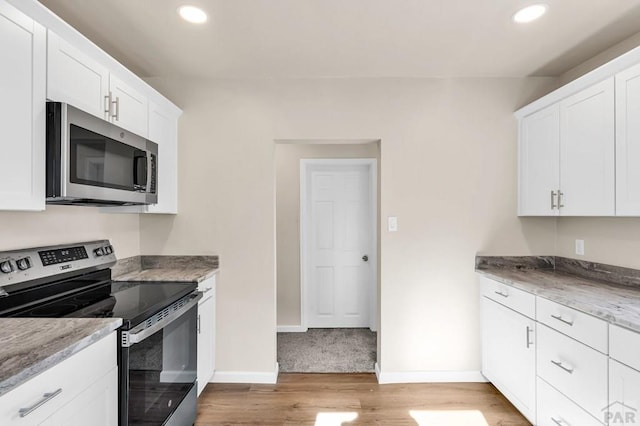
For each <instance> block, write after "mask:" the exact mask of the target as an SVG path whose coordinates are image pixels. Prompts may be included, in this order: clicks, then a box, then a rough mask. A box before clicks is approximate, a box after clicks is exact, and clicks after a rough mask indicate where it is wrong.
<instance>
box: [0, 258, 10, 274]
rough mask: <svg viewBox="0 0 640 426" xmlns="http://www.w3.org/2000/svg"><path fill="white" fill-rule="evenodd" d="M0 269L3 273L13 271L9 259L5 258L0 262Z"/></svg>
mask: <svg viewBox="0 0 640 426" xmlns="http://www.w3.org/2000/svg"><path fill="white" fill-rule="evenodd" d="M0 271H2V272H4V273H5V274H8V273H10V272H13V265H12V264H11V261H9V260H5V261H4V262H2V263H0Z"/></svg>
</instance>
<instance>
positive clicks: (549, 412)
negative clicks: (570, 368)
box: [537, 377, 602, 426]
mask: <svg viewBox="0 0 640 426" xmlns="http://www.w3.org/2000/svg"><path fill="white" fill-rule="evenodd" d="M537 385H538V386H537V387H538V391H537V395H538V416H537V420H538V423H537V424H538V426H558V425H561V426H602V424H601V423H600V422H598V421H597V420H596V419H595V418H594V417H593V416H591V415H590V414H589V413H587V412H586V411H584V410H583V409H582V408H580V407H579V406H578V405H576V404H575V403H574V402H573V401H571V400H570V399H569V398H567V397H566V396H564V395H563V394H561V393H560V392H558V391H557V390H556V389H555V388H554V387H553V386H551V385H550V384H548V383H547V382H545V381H544V380H542V379H541V378H540V377H538V382H537Z"/></svg>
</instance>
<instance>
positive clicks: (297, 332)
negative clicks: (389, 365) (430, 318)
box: [275, 140, 380, 372]
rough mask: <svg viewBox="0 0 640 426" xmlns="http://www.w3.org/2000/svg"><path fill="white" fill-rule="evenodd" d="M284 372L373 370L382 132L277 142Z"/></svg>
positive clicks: (281, 361) (280, 348)
mask: <svg viewBox="0 0 640 426" xmlns="http://www.w3.org/2000/svg"><path fill="white" fill-rule="evenodd" d="M277 142H278V143H277V144H276V153H275V159H276V242H277V249H276V253H277V304H278V305H277V315H278V345H277V350H278V354H277V358H278V364H279V366H280V372H374V364H375V362H377V352H378V336H377V329H378V324H379V306H380V304H379V301H378V300H379V279H378V277H379V267H378V256H379V244H378V236H377V230H378V229H379V224H380V222H379V201H378V200H379V196H378V194H379V179H378V176H379V170H378V164H379V157H380V143H379V141H371V140H368V141H331V142H327V141H277Z"/></svg>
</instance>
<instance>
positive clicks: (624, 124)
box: [616, 65, 640, 216]
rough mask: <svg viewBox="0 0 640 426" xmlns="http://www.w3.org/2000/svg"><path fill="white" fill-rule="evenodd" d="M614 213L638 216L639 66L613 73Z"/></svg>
mask: <svg viewBox="0 0 640 426" xmlns="http://www.w3.org/2000/svg"><path fill="white" fill-rule="evenodd" d="M616 216H640V65H636V66H634V67H631V68H629V69H628V70H626V71H624V72H621V73H619V74H617V75H616Z"/></svg>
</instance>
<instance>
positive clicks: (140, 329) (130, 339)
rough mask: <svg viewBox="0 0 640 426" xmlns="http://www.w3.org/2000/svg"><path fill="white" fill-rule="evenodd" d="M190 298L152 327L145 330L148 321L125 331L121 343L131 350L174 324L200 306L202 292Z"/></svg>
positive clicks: (193, 294)
mask: <svg viewBox="0 0 640 426" xmlns="http://www.w3.org/2000/svg"><path fill="white" fill-rule="evenodd" d="M188 297H189V301H188V302H187V303H185V304H184V305H182V306H181V307H180V308H178V309H176V310H175V311H173V312H171V313H169V314H168V315H167V316H165V317H164V318H163V319H161V320H160V321H158V322H156V323H155V324H153V325H151V326H150V327H146V328H145V326H146V321H145V322H143V323H142V324H140V325H139V326H137V327H134V328H133V329H131V330H130V331H123V332H122V342H121V345H122V347H123V348H129V347H131V346H133V345H135V344H136V343H140V342H142V341H143V340H145V339H146V338H148V337H150V336H152V335H153V334H155V333H156V332H158V331H160V330H162V329H163V328H165V327H166V326H168V325H169V324H171V323H172V322H174V321H176V320H177V319H178V318H180V317H181V316H182V315H184V314H186V313H187V312H188V311H189V310H190V309H191V308H193V307H195V306H197V305H198V302H199V301H200V299H202V292H199V291H196V292H194V293H192V294H191V295H189V296H188Z"/></svg>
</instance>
